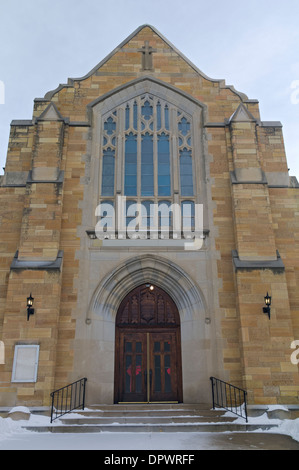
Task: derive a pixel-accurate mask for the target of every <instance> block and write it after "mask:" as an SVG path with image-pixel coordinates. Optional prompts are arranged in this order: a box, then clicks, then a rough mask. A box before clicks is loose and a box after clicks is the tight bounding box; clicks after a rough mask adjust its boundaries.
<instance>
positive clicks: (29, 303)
mask: <svg viewBox="0 0 299 470" xmlns="http://www.w3.org/2000/svg"><path fill="white" fill-rule="evenodd" d="M33 302H34V298H33V297H32V295H31V294H30V297H27V321H29V318H30V315H34V308H33Z"/></svg>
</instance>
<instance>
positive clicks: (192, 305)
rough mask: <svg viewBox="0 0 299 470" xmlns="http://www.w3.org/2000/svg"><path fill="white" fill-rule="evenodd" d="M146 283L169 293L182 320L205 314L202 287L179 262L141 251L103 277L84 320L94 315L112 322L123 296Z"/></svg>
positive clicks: (94, 317) (204, 315)
mask: <svg viewBox="0 0 299 470" xmlns="http://www.w3.org/2000/svg"><path fill="white" fill-rule="evenodd" d="M146 283H151V284H154V285H157V286H158V287H160V288H161V289H163V290H165V292H167V293H168V294H169V295H170V296H171V298H172V299H173V301H174V302H175V304H176V306H177V307H178V310H179V313H180V318H181V321H188V320H189V321H191V320H194V319H195V318H198V317H199V316H200V317H202V316H203V318H205V317H207V316H208V315H207V307H206V302H205V299H204V296H203V294H202V292H201V290H200V289H199V287H198V286H196V284H195V283H194V282H193V281H192V280H191V279H190V277H189V276H188V275H187V274H186V273H185V272H184V271H183V270H182V269H181V268H180V267H179V266H177V265H176V264H175V263H173V262H171V261H169V260H166V259H164V258H162V257H158V256H153V255H143V256H138V257H135V258H133V259H130V260H128V261H126V262H125V263H124V264H123V265H121V266H119V267H117V268H116V269H114V270H113V271H112V272H110V273H109V274H108V275H107V276H106V277H105V278H104V279H103V281H102V282H101V283H100V284H99V286H98V287H97V289H96V291H95V292H94V295H93V297H92V299H91V302H90V305H89V309H88V313H87V318H86V323H87V324H90V323H92V320H93V319H97V318H98V319H99V318H101V319H102V320H104V321H110V322H115V318H116V314H117V311H118V308H119V305H120V303H121V301H122V300H123V299H124V297H125V296H126V295H127V294H128V293H129V292H131V291H132V290H133V289H134V288H135V287H138V286H139V285H141V284H146Z"/></svg>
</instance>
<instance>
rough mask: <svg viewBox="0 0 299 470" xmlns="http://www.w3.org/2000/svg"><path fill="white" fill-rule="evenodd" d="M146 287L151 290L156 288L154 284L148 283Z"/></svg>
mask: <svg viewBox="0 0 299 470" xmlns="http://www.w3.org/2000/svg"><path fill="white" fill-rule="evenodd" d="M146 287H148V288H149V290H151V291H153V290H154V289H155V288H154V286H153V285H152V284H146Z"/></svg>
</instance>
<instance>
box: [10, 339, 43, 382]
mask: <svg viewBox="0 0 299 470" xmlns="http://www.w3.org/2000/svg"><path fill="white" fill-rule="evenodd" d="M38 359H39V346H38V345H16V346H15V355H14V361H13V370H12V378H11V381H12V382H36V381H37V369H38Z"/></svg>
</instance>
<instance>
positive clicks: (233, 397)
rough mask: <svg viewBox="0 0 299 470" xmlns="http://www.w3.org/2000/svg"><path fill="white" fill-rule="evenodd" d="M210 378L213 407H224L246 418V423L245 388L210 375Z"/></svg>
mask: <svg viewBox="0 0 299 470" xmlns="http://www.w3.org/2000/svg"><path fill="white" fill-rule="evenodd" d="M210 380H211V384H212V397H213V409H215V408H216V407H218V408H224V409H225V410H227V411H230V412H231V413H234V414H235V415H237V416H240V417H241V418H244V419H246V423H248V414H247V392H246V390H243V389H242V388H239V387H236V386H235V385H232V384H229V383H227V382H224V381H223V380H220V379H216V378H215V377H210Z"/></svg>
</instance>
